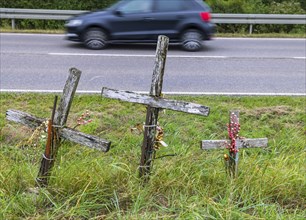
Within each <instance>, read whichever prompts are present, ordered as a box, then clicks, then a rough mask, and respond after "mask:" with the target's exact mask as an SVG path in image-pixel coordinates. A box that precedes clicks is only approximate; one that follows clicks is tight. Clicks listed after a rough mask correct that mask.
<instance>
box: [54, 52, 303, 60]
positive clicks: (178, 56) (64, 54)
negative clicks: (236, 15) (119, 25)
mask: <svg viewBox="0 0 306 220" xmlns="http://www.w3.org/2000/svg"><path fill="white" fill-rule="evenodd" d="M48 55H50V56H93V57H144V58H146V57H155V55H153V54H96V53H48ZM167 57H169V58H200V59H304V60H305V59H306V57H231V56H196V55H167Z"/></svg>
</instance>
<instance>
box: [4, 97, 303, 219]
mask: <svg viewBox="0 0 306 220" xmlns="http://www.w3.org/2000/svg"><path fill="white" fill-rule="evenodd" d="M168 98H173V99H178V100H186V101H191V102H196V103H199V104H204V105H207V106H210V107H211V113H210V116H209V117H201V116H194V115H187V114H184V113H179V112H173V111H170V110H166V111H163V112H161V113H160V118H159V123H160V125H161V126H162V127H163V128H164V132H165V136H164V141H165V142H166V143H167V144H168V145H169V146H168V147H167V148H161V149H160V150H158V151H157V155H156V156H157V157H160V158H159V159H156V160H155V161H154V164H153V170H152V173H151V177H150V181H149V182H148V184H147V185H145V186H143V185H142V183H141V180H140V179H139V178H138V165H139V161H140V146H141V144H142V138H143V137H142V135H136V134H133V133H131V132H130V129H131V128H132V127H134V126H135V125H136V124H137V123H142V122H143V121H144V120H145V112H146V108H145V107H144V106H141V105H137V104H130V103H122V102H119V101H115V100H108V99H104V98H101V97H100V96H99V95H77V96H76V97H75V99H74V101H73V105H72V108H71V113H70V115H69V120H68V124H67V125H68V126H70V127H73V126H74V125H75V124H76V119H77V118H78V116H79V115H80V114H81V113H82V112H84V111H85V110H89V111H90V112H91V114H92V118H93V122H92V123H90V124H87V125H85V126H80V127H78V129H80V130H81V131H83V132H86V133H90V134H94V135H96V136H99V137H103V138H105V139H108V140H110V141H112V147H111V149H110V151H109V152H107V153H102V152H99V151H96V150H92V149H88V148H86V147H83V146H78V145H75V144H72V143H69V142H64V143H63V144H62V146H61V148H60V151H59V154H58V156H57V160H56V164H55V167H54V169H53V172H52V176H51V179H50V184H49V186H48V187H47V188H45V189H39V190H38V189H35V188H34V187H35V178H36V175H37V173H38V169H39V165H40V160H41V154H42V152H43V147H44V146H43V145H44V142H43V141H40V142H38V143H37V144H38V145H37V146H28V147H18V145H19V143H20V142H21V141H22V140H25V139H27V138H28V137H29V136H30V135H31V131H29V130H28V129H27V128H25V127H23V126H21V125H18V124H15V123H12V122H8V121H6V120H5V111H6V110H7V109H10V108H13V109H19V110H23V111H26V112H29V113H31V114H34V115H37V116H39V117H43V118H48V117H49V116H50V114H51V108H52V103H53V95H50V94H49V95H44V94H14V93H1V94H0V106H1V111H0V129H1V135H0V140H1V146H0V171H1V172H0V219H137V220H138V219H228V220H230V219H304V218H305V216H306V211H305V208H306V202H305V198H306V181H305V180H306V178H305V177H306V176H305V173H306V172H305V171H306V160H305V158H306V150H305V149H306V148H305V147H306V143H305V142H306V138H305V136H306V126H305V122H306V118H305V101H306V100H305V97H225V96H173V97H168ZM42 103H43V104H42ZM233 109H235V110H240V123H241V126H242V127H241V132H240V134H241V136H245V137H249V138H259V137H267V138H268V139H269V146H268V148H267V149H245V150H241V152H240V160H239V176H238V178H236V179H231V178H229V177H228V176H227V175H226V172H225V167H224V163H223V154H224V153H225V152H226V150H213V151H203V150H201V149H200V141H201V140H204V139H223V138H227V131H226V123H227V122H228V112H229V111H230V110H233ZM173 155H174V156H173Z"/></svg>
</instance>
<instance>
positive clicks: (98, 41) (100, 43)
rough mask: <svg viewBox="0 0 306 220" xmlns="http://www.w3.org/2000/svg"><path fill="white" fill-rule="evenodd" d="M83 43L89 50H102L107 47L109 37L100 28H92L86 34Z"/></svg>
mask: <svg viewBox="0 0 306 220" xmlns="http://www.w3.org/2000/svg"><path fill="white" fill-rule="evenodd" d="M83 41H84V44H85V46H86V47H87V48H89V49H92V50H101V49H104V48H105V47H106V46H107V35H106V33H105V32H104V31H103V30H102V29H100V28H90V29H88V30H87V31H86V32H85V34H84V37H83Z"/></svg>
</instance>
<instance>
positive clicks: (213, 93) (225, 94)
mask: <svg viewBox="0 0 306 220" xmlns="http://www.w3.org/2000/svg"><path fill="white" fill-rule="evenodd" d="M0 92H12V93H62V92H63V90H38V89H36V90H35V89H33V90H32V89H0ZM133 92H136V93H140V94H148V92H145V91H133ZM76 93H79V94H101V91H95V90H77V91H76ZM163 94H166V95H190V96H201V95H203V96H205V95H210V96H214V95H217V96H221V95H223V96H306V93H273V92H271V93H254V92H253V93H247V92H163Z"/></svg>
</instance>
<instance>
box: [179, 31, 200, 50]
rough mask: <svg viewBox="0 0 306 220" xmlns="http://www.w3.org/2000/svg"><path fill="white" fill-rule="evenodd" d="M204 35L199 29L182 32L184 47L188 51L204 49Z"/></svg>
mask: <svg viewBox="0 0 306 220" xmlns="http://www.w3.org/2000/svg"><path fill="white" fill-rule="evenodd" d="M202 41H203V36H202V34H201V33H200V32H199V31H197V30H187V31H185V32H184V33H183V34H182V47H183V49H184V50H187V51H199V50H201V49H202V46H203V45H202Z"/></svg>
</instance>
